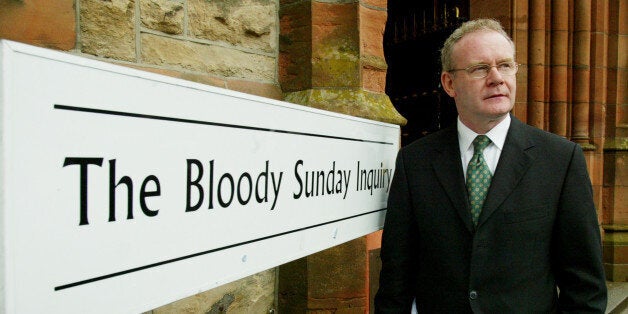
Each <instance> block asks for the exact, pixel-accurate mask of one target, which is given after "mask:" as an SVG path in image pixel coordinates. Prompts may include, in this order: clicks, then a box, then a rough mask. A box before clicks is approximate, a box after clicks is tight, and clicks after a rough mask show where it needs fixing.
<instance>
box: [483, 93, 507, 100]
mask: <svg viewBox="0 0 628 314" xmlns="http://www.w3.org/2000/svg"><path fill="white" fill-rule="evenodd" d="M498 97H506V95H504V94H495V95H490V96H488V97H486V98H484V99H491V98H498Z"/></svg>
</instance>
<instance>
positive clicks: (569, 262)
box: [552, 144, 607, 313]
mask: <svg viewBox="0 0 628 314" xmlns="http://www.w3.org/2000/svg"><path fill="white" fill-rule="evenodd" d="M552 259H553V267H554V268H555V271H554V273H555V275H556V281H557V284H558V288H559V305H560V309H561V312H563V313H604V312H605V309H606V301H607V291H606V280H605V276H604V268H603V264H602V248H601V239H600V227H599V222H598V218H597V213H596V210H595V205H594V203H593V193H592V188H591V181H590V179H589V175H588V173H587V167H586V163H585V159H584V154H583V152H582V149H581V148H580V146H579V145H575V144H574V148H573V151H572V155H571V162H570V165H569V168H568V171H567V173H566V176H565V179H564V183H563V186H562V191H561V194H560V200H559V205H558V212H557V217H556V222H555V226H554V236H553V241H552Z"/></svg>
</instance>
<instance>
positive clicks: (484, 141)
mask: <svg viewBox="0 0 628 314" xmlns="http://www.w3.org/2000/svg"><path fill="white" fill-rule="evenodd" d="M490 143H491V140H490V139H489V138H488V137H487V136H486V135H478V136H477V137H476V138H475V139H474V140H473V157H472V158H471V160H470V161H469V166H468V167H467V192H468V193H469V203H470V204H471V218H473V224H474V225H476V226H477V224H478V219H479V218H480V212H482V205H484V199H485V198H486V193H487V192H488V187H489V186H490V185H491V171H490V170H489V169H488V165H487V164H486V161H485V160H484V156H483V155H482V151H483V150H484V148H486V146H488V145H489V144H490Z"/></svg>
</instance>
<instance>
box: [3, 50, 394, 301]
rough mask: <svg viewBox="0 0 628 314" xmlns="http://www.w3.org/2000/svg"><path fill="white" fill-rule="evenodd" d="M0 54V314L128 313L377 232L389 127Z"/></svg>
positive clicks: (118, 72)
mask: <svg viewBox="0 0 628 314" xmlns="http://www.w3.org/2000/svg"><path fill="white" fill-rule="evenodd" d="M0 46H1V47H0V48H1V49H0V117H1V119H2V124H1V125H2V126H1V128H2V131H1V140H0V147H1V151H2V155H1V156H0V163H1V167H2V169H1V172H0V182H1V183H0V184H1V189H0V224H1V227H0V239H1V241H2V242H1V243H2V250H1V253H0V257H1V258H0V272H1V273H0V274H1V275H2V276H1V280H2V282H1V285H0V286H1V290H0V292H1V296H0V306H1V309H2V310H3V311H4V312H6V313H36V312H49V313H99V312H100V313H137V312H142V311H146V310H150V309H153V308H156V307H158V306H161V305H164V304H167V303H170V302H173V301H175V300H178V299H181V298H184V297H187V296H190V295H193V294H195V293H198V292H199V291H204V290H208V289H211V288H213V287H216V286H219V285H222V284H225V283H228V282H230V281H233V280H237V279H240V278H243V277H245V276H248V275H251V274H254V273H256V272H259V271H262V270H265V269H269V268H272V267H275V266H277V265H280V264H283V263H286V262H289V261H292V260H294V259H297V258H300V257H303V256H306V255H309V254H312V253H314V252H317V251H320V250H323V249H326V248H329V247H332V246H335V245H338V244H341V243H343V242H346V241H349V240H351V239H354V238H357V237H360V236H363V235H366V234H368V233H371V232H374V231H376V230H378V229H380V228H381V227H382V225H383V219H384V215H385V210H386V198H387V195H388V188H389V186H390V181H391V179H392V174H393V172H394V162H395V160H394V159H395V156H396V152H397V149H398V146H399V127H398V126H395V125H390V124H386V123H380V122H375V121H370V120H365V119H360V118H355V117H350V116H346V115H341V114H336V113H331V112H327V111H322V110H317V109H312V108H307V107H302V106H297V105H293V104H289V103H285V102H281V101H275V100H271V99H266V98H262V97H256V96H251V95H247V94H242V93H237V92H233V91H229V90H224V89H219V88H214V87H210V86H206V85H202V84H196V83H192V82H188V81H183V80H178V79H174V78H169V77H165V76H160V75H156V74H152V73H146V72H142V71H138V70H135V69H130V68H125V67H121V66H116V65H111V64H107V63H104V62H99V61H95V60H90V59H86V58H81V57H78V56H74V55H70V54H66V53H61V52H57V51H50V50H46V49H42V48H36V47H32V46H27V45H24V44H19V43H15V42H10V41H2V42H1V43H0ZM33 300H36V301H33Z"/></svg>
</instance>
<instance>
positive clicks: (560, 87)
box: [549, 0, 570, 137]
mask: <svg viewBox="0 0 628 314" xmlns="http://www.w3.org/2000/svg"><path fill="white" fill-rule="evenodd" d="M551 42H552V45H551V46H550V50H551V52H550V64H551V67H550V82H549V83H550V121H549V122H550V131H551V132H552V133H556V134H558V135H560V136H563V137H567V87H568V85H567V84H565V83H566V82H567V81H568V78H569V77H568V76H567V67H568V64H567V63H568V60H569V50H570V49H569V48H570V47H569V1H568V0H555V1H552V40H551Z"/></svg>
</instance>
